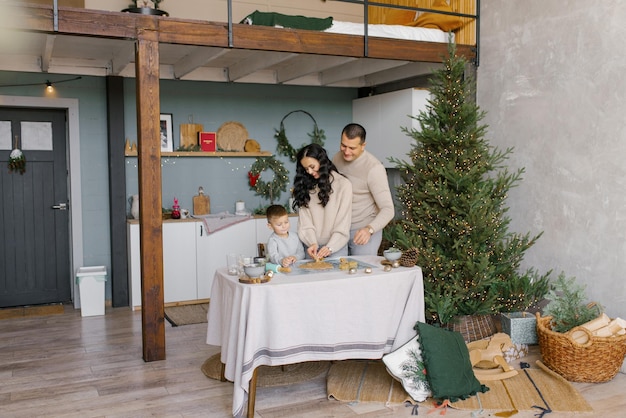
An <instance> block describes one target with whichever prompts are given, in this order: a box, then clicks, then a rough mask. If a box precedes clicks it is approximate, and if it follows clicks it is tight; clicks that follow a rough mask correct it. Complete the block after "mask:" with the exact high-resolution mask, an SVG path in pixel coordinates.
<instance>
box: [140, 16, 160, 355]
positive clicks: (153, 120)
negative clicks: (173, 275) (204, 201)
mask: <svg viewBox="0 0 626 418" xmlns="http://www.w3.org/2000/svg"><path fill="white" fill-rule="evenodd" d="M154 22H155V20H154V19H153V20H146V26H145V27H144V28H140V29H138V31H137V51H136V60H135V72H136V79H137V127H138V129H137V137H138V148H137V150H138V153H137V156H138V158H137V161H138V166H139V169H138V172H139V202H140V204H139V236H140V243H141V244H140V255H141V263H140V264H141V304H142V308H141V320H142V327H143V333H142V334H143V359H144V361H156V360H164V359H165V312H164V307H163V303H164V291H163V219H162V215H161V210H162V209H161V207H162V206H161V201H162V198H161V140H160V132H161V130H160V120H159V119H160V118H159V116H160V102H159V40H158V32H157V27H156V24H154V25H153V26H151V25H150V23H154Z"/></svg>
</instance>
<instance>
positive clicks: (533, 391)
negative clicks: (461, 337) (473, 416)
mask: <svg viewBox="0 0 626 418" xmlns="http://www.w3.org/2000/svg"><path fill="white" fill-rule="evenodd" d="M518 372H519V373H518V374H517V375H516V376H513V377H511V378H509V379H505V380H500V381H492V382H484V383H485V384H486V385H487V386H488V387H489V392H486V393H479V394H478V395H477V396H472V397H471V398H470V399H466V400H464V401H457V402H454V403H452V404H450V405H451V407H452V408H455V409H460V410H471V411H477V410H480V409H483V410H485V411H500V412H499V413H496V416H510V415H509V413H515V412H516V411H535V412H541V410H542V408H543V409H549V410H552V411H555V412H579V413H580V412H592V411H593V408H591V406H590V405H589V403H587V401H586V400H585V398H583V397H582V395H581V394H580V393H579V392H578V391H577V390H576V389H575V388H574V387H573V386H572V385H571V384H570V383H569V382H568V381H567V380H565V379H564V378H563V377H561V376H560V375H558V374H557V373H554V372H553V371H552V370H550V369H548V368H547V367H546V366H545V365H544V364H543V363H542V362H541V361H540V360H537V362H536V363H535V365H534V367H532V368H528V369H522V370H518Z"/></svg>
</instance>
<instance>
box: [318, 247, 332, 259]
mask: <svg viewBox="0 0 626 418" xmlns="http://www.w3.org/2000/svg"><path fill="white" fill-rule="evenodd" d="M332 253H333V250H331V249H330V247H326V246H324V247H322V248H320V249H319V251H318V252H317V258H318V259H322V258H325V257H329V256H330V255H331V254H332Z"/></svg>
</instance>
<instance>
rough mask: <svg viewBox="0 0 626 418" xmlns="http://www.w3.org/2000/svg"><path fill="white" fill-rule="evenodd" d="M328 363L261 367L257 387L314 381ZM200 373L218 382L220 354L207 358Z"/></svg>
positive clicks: (220, 370) (325, 369)
mask: <svg viewBox="0 0 626 418" xmlns="http://www.w3.org/2000/svg"><path fill="white" fill-rule="evenodd" d="M329 367H330V362H329V361H308V362H305V363H297V364H288V365H285V366H272V367H270V366H261V367H259V372H258V374H257V386H258V387H274V386H287V385H292V384H295V383H300V382H305V381H307V380H311V379H315V378H316V377H318V376H321V375H322V374H326V373H327V372H328V368H329ZM200 369H201V370H202V373H204V375H205V376H206V377H209V378H211V379H216V380H220V376H221V372H222V363H221V360H220V353H217V354H215V355H213V356H211V357H209V358H208V359H207V360H206V361H205V362H204V364H202V367H200Z"/></svg>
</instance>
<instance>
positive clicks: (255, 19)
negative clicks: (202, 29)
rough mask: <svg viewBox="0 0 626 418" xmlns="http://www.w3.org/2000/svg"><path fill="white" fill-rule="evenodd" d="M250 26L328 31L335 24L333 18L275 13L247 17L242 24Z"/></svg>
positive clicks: (256, 13) (259, 13)
mask: <svg viewBox="0 0 626 418" xmlns="http://www.w3.org/2000/svg"><path fill="white" fill-rule="evenodd" d="M239 23H246V24H248V25H261V26H282V27H284V28H293V29H308V30H326V29H328V28H330V27H331V26H332V24H333V18H332V17H327V18H323V19H322V18H317V17H306V16H295V15H294V16H292V15H284V14H282V13H274V12H259V11H258V10H256V11H255V12H254V13H251V14H249V15H248V16H246V17H245V18H244V19H243V20H242V21H241V22H239Z"/></svg>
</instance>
